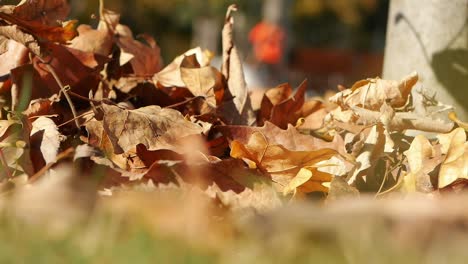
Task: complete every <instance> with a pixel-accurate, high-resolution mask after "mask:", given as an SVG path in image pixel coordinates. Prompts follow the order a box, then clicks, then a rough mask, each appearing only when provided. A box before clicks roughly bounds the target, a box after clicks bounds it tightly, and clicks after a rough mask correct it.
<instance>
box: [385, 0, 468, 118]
mask: <svg viewBox="0 0 468 264" xmlns="http://www.w3.org/2000/svg"><path fill="white" fill-rule="evenodd" d="M467 21H468V0H449V1H447V0H424V1H417V0H391V2H390V13H389V18H388V26H387V42H386V48H385V60H384V69H383V78H385V79H395V80H399V79H401V78H402V77H403V76H405V75H406V74H408V73H410V72H412V71H417V72H418V73H419V75H420V83H421V84H420V85H422V87H423V88H424V89H428V90H429V91H431V92H432V93H434V92H435V93H436V99H437V100H439V101H441V102H444V103H447V104H450V105H453V106H454V107H455V110H456V112H457V114H458V116H459V117H460V118H461V119H463V120H465V121H466V120H468V27H467Z"/></svg>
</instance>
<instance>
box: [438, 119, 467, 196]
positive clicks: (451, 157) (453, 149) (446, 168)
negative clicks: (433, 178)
mask: <svg viewBox="0 0 468 264" xmlns="http://www.w3.org/2000/svg"><path fill="white" fill-rule="evenodd" d="M437 138H438V139H439V142H440V144H441V145H442V153H444V154H446V157H445V160H444V161H443V162H442V165H441V167H440V171H439V188H443V187H445V186H447V185H449V184H451V183H453V182H454V181H456V180H457V179H468V142H467V141H466V133H465V130H464V129H463V128H457V129H455V130H453V131H452V132H450V133H449V134H441V135H438V136H437Z"/></svg>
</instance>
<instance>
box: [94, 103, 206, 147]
mask: <svg viewBox="0 0 468 264" xmlns="http://www.w3.org/2000/svg"><path fill="white" fill-rule="evenodd" d="M102 110H103V112H104V119H103V125H104V129H105V131H106V132H107V135H108V136H109V139H110V140H111V142H112V145H113V146H114V150H115V153H116V154H119V153H124V152H127V151H129V150H132V149H134V148H135V147H136V145H138V144H140V143H141V144H143V145H145V147H146V148H147V149H149V150H157V149H174V148H175V146H176V144H177V142H179V141H180V140H181V139H183V138H184V137H187V136H193V135H200V134H201V132H202V128H201V127H200V126H198V125H196V124H193V123H192V122H190V121H187V120H185V119H184V117H183V116H182V115H181V114H180V112H178V111H176V110H173V109H168V108H161V107H159V106H155V105H154V106H146V107H141V108H138V109H135V110H127V109H123V108H121V107H119V106H115V105H109V104H102Z"/></svg>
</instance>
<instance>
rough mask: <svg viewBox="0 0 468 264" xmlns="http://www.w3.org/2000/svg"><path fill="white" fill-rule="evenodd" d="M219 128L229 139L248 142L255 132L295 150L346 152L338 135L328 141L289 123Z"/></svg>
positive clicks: (270, 140)
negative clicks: (281, 126) (282, 125)
mask: <svg viewBox="0 0 468 264" xmlns="http://www.w3.org/2000/svg"><path fill="white" fill-rule="evenodd" d="M216 129H217V130H219V131H220V132H221V133H223V135H224V136H226V137H227V138H228V139H229V140H231V141H233V140H235V141H238V142H240V143H242V144H247V143H248V141H249V139H250V136H251V135H252V134H253V133H255V132H260V133H262V135H263V136H265V138H266V139H267V141H268V142H275V143H277V144H279V145H282V146H283V147H285V148H287V149H289V150H293V151H309V150H318V149H322V148H330V149H334V150H336V151H337V152H339V153H341V154H344V153H345V152H346V151H345V149H344V142H343V140H342V139H341V137H340V136H339V135H337V136H336V137H335V139H334V141H332V142H327V141H325V140H322V139H320V138H316V137H313V136H309V135H304V134H301V133H300V132H299V131H298V130H297V129H296V128H295V127H294V126H291V125H289V126H288V129H286V130H284V129H281V128H279V127H277V126H275V125H274V124H272V123H270V122H265V125H263V126H262V127H252V126H217V127H216Z"/></svg>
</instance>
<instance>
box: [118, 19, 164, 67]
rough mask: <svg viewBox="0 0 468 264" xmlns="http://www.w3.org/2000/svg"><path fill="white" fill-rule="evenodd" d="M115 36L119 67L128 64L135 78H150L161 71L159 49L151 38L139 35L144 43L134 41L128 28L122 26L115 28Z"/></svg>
mask: <svg viewBox="0 0 468 264" xmlns="http://www.w3.org/2000/svg"><path fill="white" fill-rule="evenodd" d="M115 34H116V35H115V37H116V44H117V46H118V47H119V48H120V60H119V62H120V65H121V66H122V65H125V64H126V63H130V65H131V66H132V70H133V74H135V75H136V76H152V75H154V74H155V73H157V72H159V71H160V70H161V68H162V59H161V55H160V49H159V46H158V45H157V44H156V41H155V40H154V39H153V38H152V37H150V36H148V35H141V37H142V38H143V39H144V40H145V42H146V43H143V42H141V41H138V40H135V39H134V38H133V33H132V31H131V30H130V28H129V27H127V26H124V25H122V24H118V25H117V26H116V27H115Z"/></svg>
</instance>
